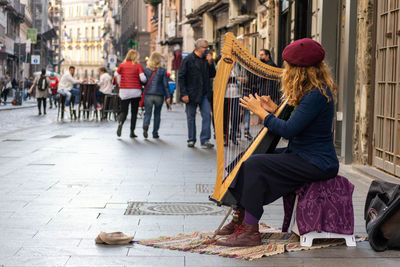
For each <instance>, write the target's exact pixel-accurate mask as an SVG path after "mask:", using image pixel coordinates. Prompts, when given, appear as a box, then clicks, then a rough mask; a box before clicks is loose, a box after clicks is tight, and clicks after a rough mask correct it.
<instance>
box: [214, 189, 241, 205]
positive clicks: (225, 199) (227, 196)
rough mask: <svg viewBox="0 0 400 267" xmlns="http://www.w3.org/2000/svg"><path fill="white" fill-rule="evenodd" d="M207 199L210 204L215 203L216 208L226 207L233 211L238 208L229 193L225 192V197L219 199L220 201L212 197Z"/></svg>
mask: <svg viewBox="0 0 400 267" xmlns="http://www.w3.org/2000/svg"><path fill="white" fill-rule="evenodd" d="M208 199H209V200H210V201H212V202H215V203H217V205H218V206H227V207H231V208H233V209H236V208H237V207H238V202H237V200H236V199H235V197H234V196H233V195H232V193H231V192H229V190H228V191H226V193H225V195H224V196H223V197H222V198H221V200H218V199H215V198H213V197H212V196H209V197H208Z"/></svg>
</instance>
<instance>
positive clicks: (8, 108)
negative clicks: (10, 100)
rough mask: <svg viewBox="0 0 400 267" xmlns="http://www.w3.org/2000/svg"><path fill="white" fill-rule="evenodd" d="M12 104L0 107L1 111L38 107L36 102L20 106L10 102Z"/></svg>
mask: <svg viewBox="0 0 400 267" xmlns="http://www.w3.org/2000/svg"><path fill="white" fill-rule="evenodd" d="M10 105H11V106H10V107H4V108H1V107H0V111H3V110H13V109H23V108H32V107H36V104H30V105H29V104H28V105H24V106H19V107H16V106H12V104H10Z"/></svg>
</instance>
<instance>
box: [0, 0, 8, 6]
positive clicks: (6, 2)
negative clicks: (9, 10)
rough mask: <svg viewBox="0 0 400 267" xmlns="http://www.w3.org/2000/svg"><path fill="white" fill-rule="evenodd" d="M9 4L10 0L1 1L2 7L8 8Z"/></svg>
mask: <svg viewBox="0 0 400 267" xmlns="http://www.w3.org/2000/svg"><path fill="white" fill-rule="evenodd" d="M9 2H10V0H0V6H6V5H8V3H9Z"/></svg>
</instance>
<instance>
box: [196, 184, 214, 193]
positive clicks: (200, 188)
mask: <svg viewBox="0 0 400 267" xmlns="http://www.w3.org/2000/svg"><path fill="white" fill-rule="evenodd" d="M214 188H215V185H214V184H196V193H207V194H210V193H213V192H214Z"/></svg>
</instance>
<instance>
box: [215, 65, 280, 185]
mask: <svg viewBox="0 0 400 267" xmlns="http://www.w3.org/2000/svg"><path fill="white" fill-rule="evenodd" d="M276 79H278V77H272V76H270V77H268V78H267V77H266V76H265V75H260V74H258V73H257V72H256V71H254V70H251V69H250V68H249V64H243V63H242V62H241V61H240V60H237V61H236V62H235V63H234V66H233V67H232V69H231V72H230V74H229V79H228V82H227V85H226V89H225V96H224V127H223V130H224V175H223V177H224V180H225V178H226V177H227V176H228V175H229V173H230V172H231V170H232V169H233V168H234V167H235V166H236V164H237V163H238V162H239V161H240V158H241V155H242V154H243V152H244V151H246V150H247V148H248V147H249V146H250V145H251V144H252V142H253V140H254V138H255V137H256V136H257V135H258V133H259V132H260V130H262V128H263V122H262V121H261V120H260V119H258V117H256V115H254V114H251V112H249V111H248V110H246V109H244V108H242V107H241V106H240V105H239V99H240V98H242V97H244V96H248V95H249V94H253V95H254V94H255V93H257V94H258V95H259V96H264V95H269V96H270V97H271V99H272V100H273V101H274V102H275V103H277V104H278V105H279V104H280V83H279V82H278V81H277V80H276ZM246 132H248V133H250V135H251V136H252V137H253V138H247V137H249V136H248V135H245V133H246Z"/></svg>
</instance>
